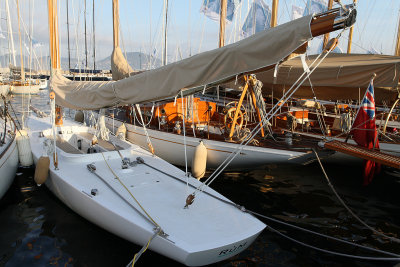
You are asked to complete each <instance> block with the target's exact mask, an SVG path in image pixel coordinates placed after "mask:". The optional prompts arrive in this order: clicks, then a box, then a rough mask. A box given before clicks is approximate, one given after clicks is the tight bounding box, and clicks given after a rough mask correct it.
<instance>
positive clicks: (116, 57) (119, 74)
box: [111, 46, 133, 81]
mask: <svg viewBox="0 0 400 267" xmlns="http://www.w3.org/2000/svg"><path fill="white" fill-rule="evenodd" d="M111 72H112V79H113V80H115V81H117V80H121V79H123V78H126V77H129V76H131V74H132V73H133V69H132V68H131V66H130V65H129V63H128V61H127V60H126V59H125V57H124V55H123V54H122V51H121V48H120V47H119V46H117V47H115V48H114V50H113V52H112V55H111Z"/></svg>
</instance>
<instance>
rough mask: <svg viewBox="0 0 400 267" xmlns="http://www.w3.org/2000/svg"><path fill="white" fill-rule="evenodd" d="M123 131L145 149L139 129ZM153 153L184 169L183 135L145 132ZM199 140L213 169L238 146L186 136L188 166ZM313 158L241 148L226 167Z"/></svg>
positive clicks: (116, 123)
mask: <svg viewBox="0 0 400 267" xmlns="http://www.w3.org/2000/svg"><path fill="white" fill-rule="evenodd" d="M121 124H122V122H121V121H118V120H113V119H112V118H109V117H106V125H107V127H108V128H109V129H114V131H116V129H117V128H118V127H119V126H120V125H121ZM125 126H126V128H127V139H128V140H129V141H130V142H133V143H135V144H137V145H140V146H141V147H143V148H144V149H148V146H147V140H146V134H145V131H144V129H143V127H141V126H136V125H132V124H127V123H126V124H125ZM147 132H148V134H149V136H150V140H151V143H152V145H153V147H154V150H155V154H156V155H157V156H159V157H161V158H162V159H164V160H166V161H168V162H169V163H171V164H174V165H178V166H185V151H184V150H185V146H184V138H183V135H177V134H174V133H167V132H162V131H156V130H151V129H147ZM200 141H203V143H204V145H205V147H206V148H207V168H208V169H215V168H217V167H218V166H219V165H221V164H222V163H223V162H224V160H225V159H226V158H227V157H228V156H229V155H230V154H231V153H232V152H233V151H235V149H236V148H237V146H238V144H236V143H229V142H222V141H214V140H207V139H201V138H194V137H189V136H187V137H186V149H187V156H188V161H187V163H188V166H191V164H192V157H193V154H194V150H195V148H196V146H197V145H198V144H199V143H200ZM313 159H314V155H313V154H309V153H306V152H301V151H300V152H299V151H292V150H285V149H276V148H265V147H256V146H245V147H243V150H242V151H241V152H240V154H239V155H237V156H236V157H235V159H234V160H233V161H232V162H231V163H230V164H229V166H228V167H227V169H231V170H232V169H244V168H252V167H257V166H262V165H265V164H281V163H295V164H300V163H306V162H309V161H311V160H313Z"/></svg>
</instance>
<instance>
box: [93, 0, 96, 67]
mask: <svg viewBox="0 0 400 267" xmlns="http://www.w3.org/2000/svg"><path fill="white" fill-rule="evenodd" d="M93 70H96V33H95V23H94V0H93Z"/></svg>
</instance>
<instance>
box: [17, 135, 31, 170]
mask: <svg viewBox="0 0 400 267" xmlns="http://www.w3.org/2000/svg"><path fill="white" fill-rule="evenodd" d="M17 147H18V155H19V163H20V164H21V165H22V166H23V167H28V166H31V165H32V164H33V157H32V149H31V143H30V141H29V136H28V133H27V132H26V131H25V130H20V131H17Z"/></svg>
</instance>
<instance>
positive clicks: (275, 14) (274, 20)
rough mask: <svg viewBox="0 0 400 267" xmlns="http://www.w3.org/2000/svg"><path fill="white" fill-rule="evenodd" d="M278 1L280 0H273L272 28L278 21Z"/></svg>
mask: <svg viewBox="0 0 400 267" xmlns="http://www.w3.org/2000/svg"><path fill="white" fill-rule="evenodd" d="M278 3H279V0H272V12H271V28H273V27H275V26H276V25H277V23H278Z"/></svg>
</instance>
